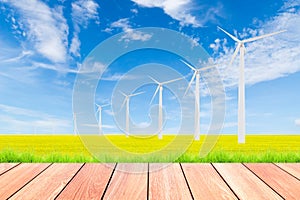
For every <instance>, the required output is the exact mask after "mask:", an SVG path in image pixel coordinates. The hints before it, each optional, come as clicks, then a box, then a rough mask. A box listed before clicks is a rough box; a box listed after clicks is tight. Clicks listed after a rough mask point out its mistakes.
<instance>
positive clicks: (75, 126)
mask: <svg viewBox="0 0 300 200" xmlns="http://www.w3.org/2000/svg"><path fill="white" fill-rule="evenodd" d="M76 120H77V117H76V113H75V112H73V126H74V130H73V133H74V135H77V133H78V129H77V121H76Z"/></svg>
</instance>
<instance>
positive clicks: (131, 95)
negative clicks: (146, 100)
mask: <svg viewBox="0 0 300 200" xmlns="http://www.w3.org/2000/svg"><path fill="white" fill-rule="evenodd" d="M143 93H145V92H138V93H134V94H130V95H128V96H129V97H133V96H137V95H140V94H143Z"/></svg>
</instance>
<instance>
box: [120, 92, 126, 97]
mask: <svg viewBox="0 0 300 200" xmlns="http://www.w3.org/2000/svg"><path fill="white" fill-rule="evenodd" d="M119 92H120V93H121V94H122V95H123V96H124V97H127V95H126V94H125V93H124V92H122V91H119Z"/></svg>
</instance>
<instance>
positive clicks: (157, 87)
mask: <svg viewBox="0 0 300 200" xmlns="http://www.w3.org/2000/svg"><path fill="white" fill-rule="evenodd" d="M159 87H160V85H158V86H157V88H156V90H155V92H154V95H153V97H152V99H151V101H150V104H152V101H153V100H154V97H155V95H156V94H157V92H158V90H159Z"/></svg>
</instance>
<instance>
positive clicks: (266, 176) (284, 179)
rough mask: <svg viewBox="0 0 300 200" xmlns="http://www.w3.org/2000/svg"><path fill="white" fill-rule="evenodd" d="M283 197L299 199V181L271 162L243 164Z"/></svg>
mask: <svg viewBox="0 0 300 200" xmlns="http://www.w3.org/2000/svg"><path fill="white" fill-rule="evenodd" d="M245 165H246V166H247V167H248V168H249V169H250V170H251V171H253V172H254V173H255V174H256V175H258V176H259V177H260V178H261V179H262V180H264V181H265V182H266V183H267V184H268V185H269V186H270V187H272V188H273V189H274V190H276V191H277V192H278V193H279V194H280V195H281V196H282V197H284V198H285V199H299V197H300V181H299V180H297V179H296V178H295V177H293V176H291V175H289V174H288V173H286V172H285V171H283V170H281V169H280V168H278V167H277V166H275V165H273V164H271V163H263V164H250V163H249V164H245Z"/></svg>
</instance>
